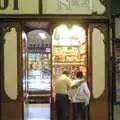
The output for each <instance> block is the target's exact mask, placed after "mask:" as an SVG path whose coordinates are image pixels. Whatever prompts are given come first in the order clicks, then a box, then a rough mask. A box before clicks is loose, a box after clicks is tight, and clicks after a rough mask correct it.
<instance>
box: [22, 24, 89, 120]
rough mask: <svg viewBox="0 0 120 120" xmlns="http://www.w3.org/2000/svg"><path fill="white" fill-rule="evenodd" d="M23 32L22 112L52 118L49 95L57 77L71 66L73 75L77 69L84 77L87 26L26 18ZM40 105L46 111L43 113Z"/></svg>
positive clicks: (42, 117) (85, 72)
mask: <svg viewBox="0 0 120 120" xmlns="http://www.w3.org/2000/svg"><path fill="white" fill-rule="evenodd" d="M51 26H52V27H51ZM51 31H52V32H51ZM22 35H23V40H24V42H23V43H24V44H23V71H24V80H23V86H24V96H25V101H26V103H27V104H25V106H26V107H25V110H26V112H25V116H27V117H26V118H29V116H31V115H30V114H31V113H35V114H36V113H37V114H36V115H33V117H38V118H39V119H45V120H48V119H51V118H52V119H55V105H54V101H53V99H52V95H53V94H54V93H55V91H54V86H55V84H54V83H55V82H54V81H55V79H56V77H57V76H59V75H60V74H61V72H62V70H64V69H69V70H70V73H71V76H70V77H71V78H72V79H75V72H77V71H78V70H81V71H82V72H83V73H84V76H85V77H87V67H88V65H87V39H86V38H87V37H86V30H85V28H84V27H83V26H82V25H80V24H74V23H72V24H67V23H65V24H63V23H59V24H52V23H50V22H25V23H24V25H23V33H22ZM26 108H27V109H26ZM35 108H36V110H37V111H39V112H40V113H38V112H35ZM43 108H45V110H46V111H45V113H46V115H42V113H44V112H41V110H43ZM32 109H33V112H32ZM40 109H41V110H40ZM38 114H39V115H40V116H38ZM46 116H48V117H47V118H46Z"/></svg>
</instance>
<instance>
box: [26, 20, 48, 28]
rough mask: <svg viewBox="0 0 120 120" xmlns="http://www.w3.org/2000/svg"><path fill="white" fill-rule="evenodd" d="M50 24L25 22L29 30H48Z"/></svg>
mask: <svg viewBox="0 0 120 120" xmlns="http://www.w3.org/2000/svg"><path fill="white" fill-rule="evenodd" d="M49 25H50V22H38V21H35V22H34V21H33V22H25V27H27V28H29V29H48V28H49Z"/></svg>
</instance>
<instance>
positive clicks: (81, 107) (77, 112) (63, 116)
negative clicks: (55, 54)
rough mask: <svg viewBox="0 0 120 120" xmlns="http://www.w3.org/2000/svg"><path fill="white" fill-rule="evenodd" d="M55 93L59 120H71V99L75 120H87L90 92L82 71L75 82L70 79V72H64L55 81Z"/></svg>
mask: <svg viewBox="0 0 120 120" xmlns="http://www.w3.org/2000/svg"><path fill="white" fill-rule="evenodd" d="M55 92H56V95H55V103H56V117H57V120H69V97H70V99H71V102H72V110H73V120H85V108H86V106H87V105H88V104H89V100H90V91H89V88H88V86H87V82H86V80H85V79H84V77H83V73H82V72H81V71H77V73H76V79H75V80H71V79H70V78H69V72H68V71H63V73H62V74H61V75H60V76H59V77H58V78H57V79H56V81H55Z"/></svg>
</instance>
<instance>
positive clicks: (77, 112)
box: [68, 71, 90, 120]
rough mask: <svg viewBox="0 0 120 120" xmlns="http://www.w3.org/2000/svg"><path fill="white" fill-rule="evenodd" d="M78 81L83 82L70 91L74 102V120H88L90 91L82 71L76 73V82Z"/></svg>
mask: <svg viewBox="0 0 120 120" xmlns="http://www.w3.org/2000/svg"><path fill="white" fill-rule="evenodd" d="M78 80H79V81H80V80H81V84H80V85H79V86H77V87H74V88H71V89H70V90H69V91H68V94H69V96H70V97H71V102H72V110H73V120H86V115H85V111H86V106H87V105H88V104H89V100H90V90H89V88H88V85H87V82H86V80H85V79H84V78H83V73H82V72H81V71H77V73H76V79H75V81H78Z"/></svg>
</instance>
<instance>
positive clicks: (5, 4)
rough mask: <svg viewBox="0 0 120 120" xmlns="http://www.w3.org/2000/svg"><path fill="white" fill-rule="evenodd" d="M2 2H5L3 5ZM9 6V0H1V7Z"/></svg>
mask: <svg viewBox="0 0 120 120" xmlns="http://www.w3.org/2000/svg"><path fill="white" fill-rule="evenodd" d="M2 3H3V5H2ZM7 7H8V0H3V2H2V0H0V9H3V10H4V9H6V8H7Z"/></svg>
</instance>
